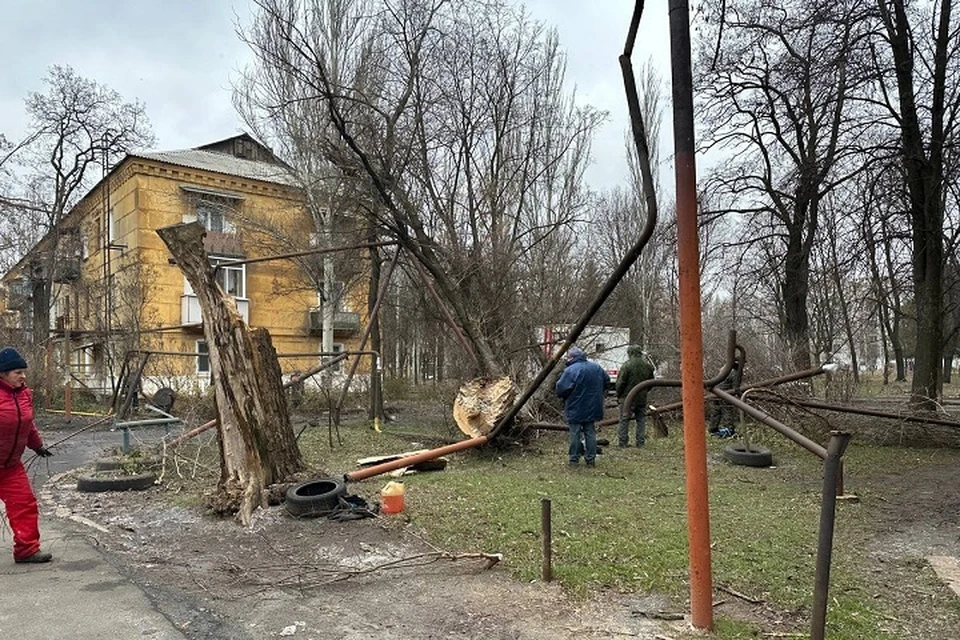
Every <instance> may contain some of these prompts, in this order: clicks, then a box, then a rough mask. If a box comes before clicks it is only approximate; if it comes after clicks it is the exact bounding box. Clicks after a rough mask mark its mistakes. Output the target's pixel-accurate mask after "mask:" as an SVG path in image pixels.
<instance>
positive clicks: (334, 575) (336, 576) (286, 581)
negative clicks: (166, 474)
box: [225, 551, 503, 595]
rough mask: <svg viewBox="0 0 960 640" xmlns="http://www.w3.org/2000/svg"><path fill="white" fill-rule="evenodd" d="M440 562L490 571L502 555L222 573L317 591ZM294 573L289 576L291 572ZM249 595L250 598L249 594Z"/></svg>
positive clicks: (426, 556) (232, 568)
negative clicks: (476, 563) (475, 564)
mask: <svg viewBox="0 0 960 640" xmlns="http://www.w3.org/2000/svg"><path fill="white" fill-rule="evenodd" d="M440 560H450V561H459V560H483V565H482V568H483V569H490V568H492V567H493V566H495V565H496V564H498V563H499V562H500V561H501V560H503V554H500V553H482V552H476V553H449V552H446V551H430V552H427V553H419V554H416V555H412V556H406V557H403V558H397V559H395V560H388V561H386V562H382V563H379V564H375V565H370V566H367V567H356V568H352V567H344V566H343V565H342V564H336V563H329V564H305V563H298V564H285V565H275V564H274V565H269V566H263V567H251V568H249V569H248V568H244V567H240V566H239V565H236V564H233V563H229V564H228V565H227V566H226V567H225V570H226V571H228V572H231V573H235V574H237V578H238V581H239V582H245V583H247V584H252V585H255V586H259V587H264V588H277V589H284V588H287V589H288V588H294V589H297V590H298V591H305V590H308V589H312V588H316V587H320V586H323V585H327V584H331V583H334V582H342V581H344V580H349V579H350V578H357V577H360V576H364V575H368V574H371V573H376V572H378V571H386V570H391V569H408V568H412V567H423V566H426V565H429V564H433V563H435V562H438V561H440ZM291 570H294V571H293V573H292V574H291V573H290V571H291ZM277 573H283V575H281V576H277V577H272V576H273V575H275V574H277ZM250 595H252V594H250Z"/></svg>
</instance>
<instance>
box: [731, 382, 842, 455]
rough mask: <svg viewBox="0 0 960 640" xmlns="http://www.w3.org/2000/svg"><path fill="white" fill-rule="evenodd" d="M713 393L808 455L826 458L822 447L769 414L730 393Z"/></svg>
mask: <svg viewBox="0 0 960 640" xmlns="http://www.w3.org/2000/svg"><path fill="white" fill-rule="evenodd" d="M713 393H714V395H716V396H717V397H718V398H720V399H721V400H723V401H725V402H728V403H729V404H731V405H733V406H734V407H736V408H737V409H740V410H741V411H743V412H744V413H745V414H747V415H748V416H750V417H751V418H753V419H754V420H758V421H759V422H762V423H763V424H765V425H767V426H768V427H771V428H773V430H774V431H777V432H778V433H780V434H782V435H783V436H786V437H787V438H788V439H789V440H792V441H794V442H796V443H797V444H798V445H800V446H801V447H803V448H804V449H806V450H807V451H809V452H810V453H814V454H816V455H818V456H820V457H821V458H826V457H827V450H826V449H825V448H824V447H823V446H822V445H820V444H818V443H816V442H814V441H813V440H811V439H810V438H808V437H807V436H805V435H803V434H802V433H798V432H796V431H794V430H793V429H791V428H790V427H788V426H787V425H785V424H783V423H782V422H780V421H779V420H777V419H776V418H774V417H773V416H771V415H770V414H769V413H767V412H765V411H762V410H760V409H757V408H756V407H752V406H750V405H749V404H747V403H746V402H744V401H743V400H741V399H740V398H738V397H737V396H735V395H733V394H731V393H727V392H726V391H724V390H723V389H717V388H714V389H713Z"/></svg>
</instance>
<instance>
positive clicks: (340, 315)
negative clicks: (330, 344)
mask: <svg viewBox="0 0 960 640" xmlns="http://www.w3.org/2000/svg"><path fill="white" fill-rule="evenodd" d="M308 313H309V316H310V318H309V320H310V333H317V334H319V333H322V332H323V310H322V309H311V310H310V311H309V312H308ZM359 331H360V314H359V313H357V312H355V311H337V312H336V313H334V315H333V335H334V337H338V336H351V335H353V334H355V333H358V332H359Z"/></svg>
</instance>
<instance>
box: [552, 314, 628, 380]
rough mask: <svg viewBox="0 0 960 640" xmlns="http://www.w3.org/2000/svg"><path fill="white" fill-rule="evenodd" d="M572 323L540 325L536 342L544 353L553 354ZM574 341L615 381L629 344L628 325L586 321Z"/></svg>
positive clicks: (563, 339) (564, 338)
mask: <svg viewBox="0 0 960 640" xmlns="http://www.w3.org/2000/svg"><path fill="white" fill-rule="evenodd" d="M572 328H573V325H571V324H558V325H550V326H545V327H541V328H540V330H539V342H540V345H541V347H542V348H543V352H544V354H545V355H546V356H547V357H548V358H550V357H553V354H554V353H555V351H556V349H557V347H560V346H562V345H563V343H564V342H565V341H566V339H567V336H569V335H570V330H571V329H572ZM576 345H577V346H578V347H580V348H581V349H583V351H584V352H585V353H586V354H587V358H588V359H590V360H592V361H593V362H596V363H597V364H599V365H600V366H601V367H603V368H604V369H605V370H606V372H607V374H608V375H609V376H610V380H611V381H612V382H616V381H617V375H618V374H619V373H620V365H621V364H623V363H624V362H625V361H626V360H627V348H628V347H629V346H630V329H628V328H626V327H608V326H600V325H587V327H586V328H585V329H584V330H583V333H581V334H580V337H579V338H577V341H576Z"/></svg>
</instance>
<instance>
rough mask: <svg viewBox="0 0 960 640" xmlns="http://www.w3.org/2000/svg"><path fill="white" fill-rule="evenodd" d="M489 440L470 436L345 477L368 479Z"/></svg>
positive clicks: (479, 444) (345, 477) (349, 480)
mask: <svg viewBox="0 0 960 640" xmlns="http://www.w3.org/2000/svg"><path fill="white" fill-rule="evenodd" d="M489 440H490V438H489V436H479V437H477V438H470V439H469V440H462V441H460V442H457V443H455V444H448V445H447V446H445V447H438V448H437V449H431V450H430V451H424V452H423V453H418V454H415V455H412V456H406V457H404V458H398V459H396V460H391V461H390V462H384V463H381V464H375V465H373V466H372V467H366V468H364V469H357V470H356V471H351V472H350V473H347V474H345V475H344V476H343V477H344V479H345V480H346V481H347V482H357V481H359V480H366V479H367V478H372V477H373V476H378V475H380V474H381V473H389V472H390V471H394V470H396V469H402V468H404V467H410V466H413V465H415V464H417V463H420V462H426V461H428V460H434V459H436V458H439V457H440V456H445V455H447V454H448V453H457V452H458V451H466V450H467V449H475V448H477V447H479V446H482V445H484V444H486V443H487V442H488V441H489Z"/></svg>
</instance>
